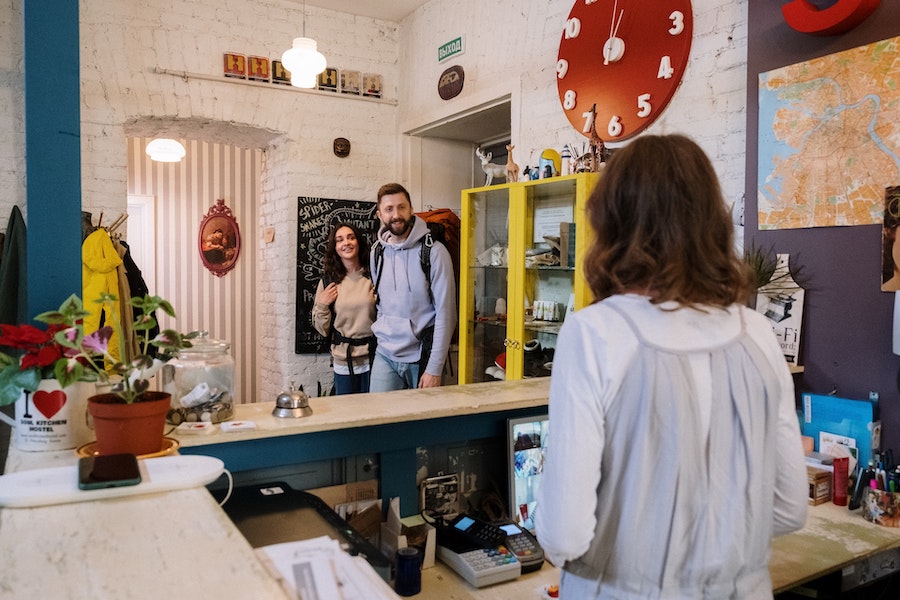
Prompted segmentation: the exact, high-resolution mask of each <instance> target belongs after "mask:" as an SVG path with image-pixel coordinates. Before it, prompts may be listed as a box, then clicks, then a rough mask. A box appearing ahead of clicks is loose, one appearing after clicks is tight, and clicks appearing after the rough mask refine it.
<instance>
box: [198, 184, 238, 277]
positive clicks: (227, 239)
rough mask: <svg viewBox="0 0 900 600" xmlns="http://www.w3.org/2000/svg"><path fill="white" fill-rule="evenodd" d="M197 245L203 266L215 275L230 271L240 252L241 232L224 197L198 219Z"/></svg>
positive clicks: (219, 275) (220, 275)
mask: <svg viewBox="0 0 900 600" xmlns="http://www.w3.org/2000/svg"><path fill="white" fill-rule="evenodd" d="M197 247H198V249H199V251H200V260H201V261H202V262H203V266H204V267H206V268H207V269H208V270H209V272H210V273H212V274H213V275H215V276H216V277H222V276H224V275H225V274H226V273H228V272H229V271H231V270H232V269H233V268H234V266H235V264H236V263H237V259H238V256H239V255H240V253H241V232H240V229H239V228H238V224H237V220H235V218H234V215H233V214H232V212H231V209H230V208H228V207H227V206H225V199H224V198H219V199H218V200H216V203H215V204H214V205H213V206H211V207H209V211H207V213H206V216H204V217H203V220H202V221H200V231H199V233H198V236H197Z"/></svg>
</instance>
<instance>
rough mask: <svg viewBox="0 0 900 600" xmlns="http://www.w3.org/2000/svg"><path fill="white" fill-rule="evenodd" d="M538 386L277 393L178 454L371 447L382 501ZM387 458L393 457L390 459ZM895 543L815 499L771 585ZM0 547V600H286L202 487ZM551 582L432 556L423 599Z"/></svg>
mask: <svg viewBox="0 0 900 600" xmlns="http://www.w3.org/2000/svg"><path fill="white" fill-rule="evenodd" d="M547 392H548V382H547V381H546V380H531V381H525V382H500V383H488V384H473V385H467V386H455V387H448V388H440V389H435V390H422V391H410V392H392V393H390V394H371V395H365V396H357V397H343V398H327V399H324V398H323V399H315V398H313V399H312V401H311V405H312V407H313V416H312V417H308V418H304V419H291V420H283V419H275V418H274V417H271V414H270V413H271V410H272V408H273V407H274V400H273V401H272V402H265V403H259V404H255V405H241V406H239V407H237V411H236V412H237V415H236V419H237V420H252V421H254V422H255V423H256V428H255V429H254V430H249V431H238V432H232V433H221V432H219V433H212V434H206V435H202V436H184V437H179V438H178V441H179V443H180V445H181V447H180V449H179V451H181V452H182V453H197V454H211V455H214V456H219V457H220V458H223V460H224V461H225V463H226V466H227V468H229V469H234V470H240V469H241V468H248V469H249V468H257V467H258V466H260V465H267V464H273V463H280V464H288V463H289V462H298V461H302V460H306V459H309V460H313V459H315V460H317V459H319V458H322V457H329V456H341V455H348V454H353V453H355V452H356V451H357V450H359V449H362V450H363V451H365V452H376V451H377V452H380V453H382V468H383V469H385V470H386V471H392V470H397V472H396V473H390V472H386V473H382V475H385V476H387V479H388V482H387V483H385V482H384V481H382V496H383V497H388V496H389V495H390V494H391V492H390V491H386V489H387V490H389V489H390V486H391V485H393V486H395V488H394V491H399V492H402V493H409V491H410V490H414V480H413V478H414V473H411V474H410V475H409V477H406V476H404V475H402V474H401V473H400V471H402V470H403V469H405V468H407V467H408V466H409V465H408V461H409V457H408V456H407V454H408V449H409V448H410V447H415V445H416V444H419V443H440V440H465V439H475V438H478V437H487V436H488V435H493V434H494V433H496V428H497V426H498V425H497V424H498V423H500V422H505V419H506V418H507V417H508V416H513V415H517V414H523V413H524V414H527V413H528V412H535V411H540V410H545V406H546V402H547ZM403 434H405V435H408V438H406V439H402V438H400V437H399V436H400V435H403ZM360 439H361V441H360ZM370 444H374V448H373V447H369V445H370ZM360 447H362V448H360ZM273 448H274V449H275V450H276V455H275V456H274V457H273V456H272V455H271V454H269V453H270V452H271V451H272V450H273ZM342 452H343V453H345V454H342ZM281 453H286V454H287V455H288V457H286V458H285V457H282V456H281V455H280V454H281ZM385 455H388V456H389V457H390V455H394V457H393V459H392V460H388V461H387V463H385V460H384V457H385ZM311 457H313V458H311ZM412 460H413V463H412V464H413V465H414V457H413V459H412ZM76 461H77V457H76V455H75V452H74V451H66V452H38V453H25V452H20V451H17V450H16V449H15V448H11V449H10V454H9V458H8V460H7V465H6V470H7V472H14V471H20V470H24V469H31V468H43V467H52V466H63V465H71V466H72V468H73V473H74V468H75V463H76ZM414 470H415V469H414V468H413V469H412V471H414ZM407 488H409V490H408V489H407ZM896 547H900V530H897V529H888V528H883V527H879V526H877V525H873V524H871V523H868V522H866V521H865V520H863V519H862V517H861V516H860V515H859V514H858V511H857V512H849V511H847V510H846V508H841V507H836V506H834V505H832V504H830V503H826V504H823V505H820V506H816V507H811V508H810V518H809V520H808V522H807V525H806V527H805V528H804V529H803V530H801V531H799V532H796V533H793V534H790V535H788V536H784V537H781V538H778V539H776V540H775V542H774V544H773V551H772V560H771V563H770V571H771V574H772V580H773V588H774V590H775V591H782V590H785V589H788V588H791V587H793V586H795V585H797V584H799V583H803V582H806V581H809V580H812V579H814V578H816V577H819V576H820V575H823V574H825V573H828V572H831V571H835V570H839V569H843V568H845V567H848V565H852V564H854V563H855V562H856V561H859V560H860V559H864V558H867V557H870V556H873V555H876V554H878V553H879V552H881V551H884V550H887V549H890V548H896ZM0 556H3V561H2V566H0V598H7V597H8V598H54V599H57V598H72V599H81V598H84V599H87V598H116V599H117V600H118V599H121V598H139V599H144V598H146V599H151V598H153V599H155V598H159V597H164V598H169V599H179V598H185V599H187V598H191V599H203V598H229V599H232V598H234V599H239V598H248V599H250V598H252V599H258V598H267V599H268V598H287V597H288V596H287V595H285V593H284V591H283V590H282V588H281V587H280V586H279V585H278V584H277V583H276V582H275V580H274V579H272V578H271V577H270V576H269V574H268V572H267V571H266V570H265V569H264V568H263V567H262V566H261V564H260V563H259V562H258V561H257V559H256V555H255V553H254V551H253V549H252V548H251V547H250V545H249V544H248V543H247V541H246V540H245V539H244V538H243V537H242V536H241V534H240V533H239V532H238V530H237V528H236V527H235V526H234V525H233V524H232V523H231V521H230V520H229V519H228V517H227V516H226V515H225V513H224V511H222V509H221V508H220V507H218V506H217V504H216V502H215V501H214V499H213V497H212V496H211V495H210V494H209V493H208V492H207V491H206V490H205V489H202V488H196V489H188V490H181V491H176V492H166V493H159V494H151V495H145V496H132V497H128V498H119V499H109V500H96V501H88V502H80V503H74V504H66V505H58V506H47V507H40V508H14V509H13V508H8V509H0ZM558 579H559V571H558V569H555V568H552V567H551V566H550V565H545V566H544V568H543V569H541V570H540V571H538V572H536V573H533V574H529V575H526V576H523V577H522V578H520V579H518V580H516V581H514V582H510V583H506V584H499V585H496V586H491V587H488V588H484V589H481V590H478V589H475V588H472V587H471V586H469V585H468V584H467V583H465V582H464V581H463V580H462V579H460V578H459V577H457V576H456V575H455V574H454V573H453V572H452V571H450V570H449V569H448V568H446V567H445V566H443V565H441V564H440V563H439V564H438V565H437V566H436V567H434V568H432V569H427V570H426V571H425V572H424V573H423V578H422V588H423V589H422V593H421V594H420V595H419V596H418V597H420V598H422V599H423V600H429V599H431V598H434V599H435V600H437V599H439V598H440V599H444V600H445V599H451V600H452V599H455V600H479V599H491V600H494V599H501V600H502V599H504V598H510V600H512V599H515V600H521V599H531V598H534V599H537V598H540V597H541V595H540V592H541V590H542V589H543V588H544V587H545V586H546V585H549V584H551V583H556V582H558Z"/></svg>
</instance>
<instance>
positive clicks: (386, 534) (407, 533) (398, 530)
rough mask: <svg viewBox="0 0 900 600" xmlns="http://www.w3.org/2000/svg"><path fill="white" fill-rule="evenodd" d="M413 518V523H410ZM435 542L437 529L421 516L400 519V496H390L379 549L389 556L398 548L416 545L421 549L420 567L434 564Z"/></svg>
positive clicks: (392, 555) (424, 567) (395, 552)
mask: <svg viewBox="0 0 900 600" xmlns="http://www.w3.org/2000/svg"><path fill="white" fill-rule="evenodd" d="M410 519H415V520H416V523H415V524H410V523H411V521H410ZM436 543H437V530H435V528H434V527H432V526H431V525H429V524H428V523H426V522H425V521H424V520H422V518H421V517H418V516H417V517H410V518H407V519H403V520H401V519H400V498H391V503H390V506H389V508H388V515H387V521H386V522H385V523H382V524H381V551H382V552H383V553H384V554H385V555H386V556H389V557H391V559H392V560H393V557H394V555H396V554H397V550H399V549H400V548H406V547H407V546H416V547H417V548H419V549H420V550H421V551H422V568H423V569H427V568H429V567H433V566H434V551H435V544H436Z"/></svg>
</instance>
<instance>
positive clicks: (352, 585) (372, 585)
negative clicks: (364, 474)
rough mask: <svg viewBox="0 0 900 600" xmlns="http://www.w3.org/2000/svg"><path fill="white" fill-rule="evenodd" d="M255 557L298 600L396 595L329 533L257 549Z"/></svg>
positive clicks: (351, 599) (353, 599) (359, 599)
mask: <svg viewBox="0 0 900 600" xmlns="http://www.w3.org/2000/svg"><path fill="white" fill-rule="evenodd" d="M256 553H257V556H258V557H259V559H260V561H261V562H262V563H263V565H265V566H266V568H267V569H268V570H269V572H270V573H271V574H272V576H273V577H275V578H276V579H277V580H278V582H279V583H280V584H281V586H282V587H283V588H284V589H285V590H286V591H287V592H288V593H289V594H290V595H291V596H293V597H295V598H298V599H299V600H369V599H373V600H379V599H388V598H399V596H397V594H395V593H394V591H393V590H392V589H391V588H390V587H389V586H388V585H387V584H386V583H385V582H384V580H383V579H382V578H381V577H379V576H378V573H376V572H375V570H374V569H373V568H372V566H371V565H370V564H369V563H368V562H366V561H365V559H363V558H361V557H359V556H350V555H349V554H347V553H346V552H344V551H343V550H341V547H340V544H339V543H338V541H337V540H335V539H332V538H330V537H328V536H322V537H317V538H312V539H309V540H301V541H297V542H286V543H283V544H272V545H270V546H263V547H262V548H257V550H256Z"/></svg>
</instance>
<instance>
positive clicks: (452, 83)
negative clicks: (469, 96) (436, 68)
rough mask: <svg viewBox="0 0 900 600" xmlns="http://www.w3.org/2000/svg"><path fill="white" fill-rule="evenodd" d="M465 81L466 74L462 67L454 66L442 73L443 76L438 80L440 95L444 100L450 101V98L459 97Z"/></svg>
mask: <svg viewBox="0 0 900 600" xmlns="http://www.w3.org/2000/svg"><path fill="white" fill-rule="evenodd" d="M465 79H466V74H465V72H464V71H463V68H462V67H461V66H459V65H454V66H452V67H450V68H449V69H447V70H446V71H444V72H443V73H441V76H440V78H439V79H438V95H439V96H440V97H441V99H443V100H449V99H450V98H455V97H456V96H459V93H460V92H461V91H462V89H463V82H464V81H465Z"/></svg>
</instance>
